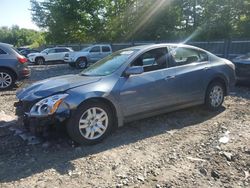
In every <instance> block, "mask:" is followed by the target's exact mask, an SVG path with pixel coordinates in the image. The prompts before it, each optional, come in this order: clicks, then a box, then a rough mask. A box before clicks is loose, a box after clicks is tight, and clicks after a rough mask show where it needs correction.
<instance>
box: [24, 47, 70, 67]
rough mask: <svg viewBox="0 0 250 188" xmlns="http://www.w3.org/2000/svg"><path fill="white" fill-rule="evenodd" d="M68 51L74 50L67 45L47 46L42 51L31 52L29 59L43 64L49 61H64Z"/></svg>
mask: <svg viewBox="0 0 250 188" xmlns="http://www.w3.org/2000/svg"><path fill="white" fill-rule="evenodd" d="M68 52H73V50H72V49H71V48H66V47H55V48H47V49H45V50H43V51H41V52H40V53H31V54H29V55H28V59H29V61H30V62H31V63H35V64H37V65H42V64H44V63H45V62H48V61H64V56H65V54H66V53H68Z"/></svg>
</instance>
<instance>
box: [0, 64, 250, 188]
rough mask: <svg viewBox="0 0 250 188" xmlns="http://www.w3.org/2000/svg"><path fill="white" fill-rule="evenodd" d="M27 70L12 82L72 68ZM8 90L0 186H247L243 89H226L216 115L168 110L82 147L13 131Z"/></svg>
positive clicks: (248, 134) (248, 91)
mask: <svg viewBox="0 0 250 188" xmlns="http://www.w3.org/2000/svg"><path fill="white" fill-rule="evenodd" d="M32 70H33V75H32V78H31V79H30V80H29V81H26V83H25V84H23V85H22V86H20V87H23V86H24V85H26V84H28V83H29V82H33V81H35V80H39V79H42V78H47V77H52V76H56V75H61V74H69V73H77V72H78V70H74V69H70V68H69V67H68V66H67V65H56V66H53V65H50V66H37V67H32ZM15 93H16V91H15V90H13V91H6V92H1V93H0V104H1V106H0V159H1V160H0V169H1V170H0V182H1V184H0V187H25V188H26V187H158V188H160V187H250V176H249V173H250V88H247V87H236V88H234V89H233V90H232V91H231V93H230V96H228V97H227V98H226V100H225V103H224V107H223V108H222V109H221V110H220V111H219V112H214V113H212V112H207V111H206V110H204V109H203V108H202V107H194V108H189V109H186V110H181V111H178V112H173V113H168V114H165V115H161V116H157V117H154V118H149V119H145V120H141V121H137V122H133V123H130V124H127V125H126V126H124V127H122V128H120V129H118V130H117V131H116V132H115V133H113V134H112V135H111V136H110V137H109V138H108V139H106V140H105V141H104V142H102V143H101V144H98V145H95V146H82V147H79V146H77V147H73V146H72V145H71V144H70V142H69V140H68V139H67V137H66V136H65V135H63V134H62V133H60V134H59V133H58V134H56V135H55V136H50V137H49V138H48V139H49V140H48V141H45V142H43V143H41V144H38V145H28V144H27V142H25V141H23V140H22V139H21V138H20V137H19V136H15V133H17V134H18V131H16V132H15V131H11V130H10V129H13V128H15V127H18V126H19V124H18V122H17V121H16V120H15V116H14V107H13V103H14V101H15V100H16V99H15ZM227 141H228V142H227ZM223 142H224V143H223Z"/></svg>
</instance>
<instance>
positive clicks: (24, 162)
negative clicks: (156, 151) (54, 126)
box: [0, 107, 225, 182]
mask: <svg viewBox="0 0 250 188" xmlns="http://www.w3.org/2000/svg"><path fill="white" fill-rule="evenodd" d="M224 110H225V108H222V109H221V110H220V111H218V112H208V111H206V110H204V109H203V108H202V107H194V108H190V109H186V110H181V111H178V112H173V113H168V114H165V115H161V116H156V117H153V118H149V119H145V120H141V121H136V122H133V123H130V124H127V125H125V126H124V127H122V128H120V129H118V130H117V131H116V132H115V133H113V134H112V135H111V136H109V137H108V138H107V139H106V140H104V141H103V142H102V143H100V144H98V145H93V146H81V147H77V148H73V147H71V146H70V145H69V144H68V140H67V139H66V138H65V137H63V136H61V137H60V136H59V137H57V138H56V139H54V140H52V141H53V146H52V147H49V148H43V147H42V145H36V146H30V145H27V144H25V143H24V142H23V141H22V140H21V139H19V138H18V137H16V136H13V134H10V133H9V132H10V131H9V130H6V129H5V130H4V131H6V134H7V136H6V134H5V137H1V135H0V147H1V148H0V156H1V161H0V168H1V171H0V182H11V181H16V180H20V179H21V178H26V177H29V176H32V175H34V174H36V173H40V172H43V171H45V170H47V169H51V168H53V169H55V170H56V171H57V172H58V173H60V174H65V173H68V172H69V170H74V165H73V164H72V163H71V161H72V160H74V159H78V158H87V157H89V156H90V155H92V154H98V153H100V152H103V151H106V150H111V149H113V148H117V147H120V146H124V145H129V144H133V143H135V142H137V141H140V140H143V139H146V138H150V137H153V136H157V135H161V134H166V132H167V131H170V130H173V129H183V128H185V127H188V126H194V125H197V124H199V123H201V122H204V121H207V120H208V119H211V118H213V117H215V116H217V115H218V114H220V113H222V112H223V111H224ZM166 136H170V135H169V134H166ZM10 143H11V144H10Z"/></svg>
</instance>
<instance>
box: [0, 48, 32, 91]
mask: <svg viewBox="0 0 250 188" xmlns="http://www.w3.org/2000/svg"><path fill="white" fill-rule="evenodd" d="M27 63H28V60H27V59H26V58H25V57H24V56H22V55H21V54H20V53H19V52H18V50H16V49H15V48H14V47H13V46H12V45H10V44H5V43H0V90H5V89H10V88H11V87H13V85H14V84H15V82H16V81H17V80H22V79H24V78H28V77H29V76H30V69H29V68H28V66H27Z"/></svg>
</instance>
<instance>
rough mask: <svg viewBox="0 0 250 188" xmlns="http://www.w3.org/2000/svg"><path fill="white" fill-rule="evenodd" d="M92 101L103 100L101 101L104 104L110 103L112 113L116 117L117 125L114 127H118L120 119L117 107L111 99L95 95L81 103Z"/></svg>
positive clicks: (115, 122)
mask: <svg viewBox="0 0 250 188" xmlns="http://www.w3.org/2000/svg"><path fill="white" fill-rule="evenodd" d="M90 102H101V103H104V104H106V105H108V106H109V107H110V108H111V110H112V114H113V115H114V116H113V117H114V126H115V127H114V128H117V127H118V119H117V112H116V108H115V106H114V104H113V103H112V102H111V101H109V100H108V99H105V98H99V97H95V98H90V99H87V100H85V101H83V102H82V103H81V104H80V105H82V104H84V103H90ZM80 105H79V106H80Z"/></svg>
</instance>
